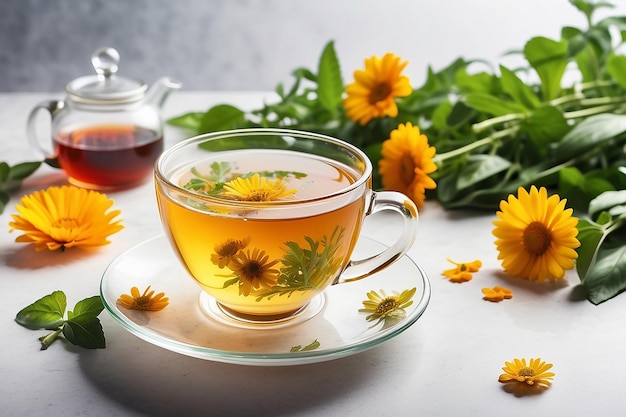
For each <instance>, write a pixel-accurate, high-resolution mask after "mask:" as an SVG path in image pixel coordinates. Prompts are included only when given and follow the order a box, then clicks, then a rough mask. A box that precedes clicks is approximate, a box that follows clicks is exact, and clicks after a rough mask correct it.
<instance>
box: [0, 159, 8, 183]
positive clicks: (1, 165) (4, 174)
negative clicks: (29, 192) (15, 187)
mask: <svg viewBox="0 0 626 417" xmlns="http://www.w3.org/2000/svg"><path fill="white" fill-rule="evenodd" d="M10 172H11V167H10V166H9V164H7V163H6V162H0V183H3V182H4V181H6V180H7V178H9V173H10Z"/></svg>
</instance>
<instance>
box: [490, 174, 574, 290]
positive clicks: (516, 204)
mask: <svg viewBox="0 0 626 417" xmlns="http://www.w3.org/2000/svg"><path fill="white" fill-rule="evenodd" d="M517 193H518V196H517V197H515V196H513V195H509V197H508V199H507V200H503V201H501V202H500V211H498V212H497V213H496V215H497V216H498V220H495V221H494V222H493V224H494V226H495V229H494V230H493V235H494V236H495V237H496V238H497V239H496V241H495V244H496V247H497V249H498V252H499V254H498V259H500V260H501V261H502V267H503V268H504V271H505V272H506V273H507V274H509V275H511V276H514V277H519V278H524V279H528V280H530V281H539V282H543V281H546V280H547V281H551V280H556V279H561V278H563V277H564V276H565V270H567V269H572V268H573V267H574V260H575V259H576V258H577V257H578V254H577V253H576V248H577V247H579V246H580V242H579V241H578V239H577V238H576V236H577V235H578V229H577V228H576V225H577V224H578V219H577V218H576V217H573V216H572V209H565V203H566V201H567V200H565V199H563V200H561V199H560V198H559V196H558V195H556V194H555V195H552V196H550V197H548V192H547V191H546V189H545V188H544V187H541V188H540V189H537V187H535V186H532V187H531V189H530V192H528V191H526V190H525V189H524V188H522V187H520V188H519V189H518V191H517Z"/></svg>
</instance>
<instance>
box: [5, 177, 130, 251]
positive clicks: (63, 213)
mask: <svg viewBox="0 0 626 417" xmlns="http://www.w3.org/2000/svg"><path fill="white" fill-rule="evenodd" d="M112 205H113V200H110V199H108V198H107V196H106V195H104V194H102V193H99V192H97V191H91V190H90V191H88V190H85V189H83V188H78V187H74V186H67V185H65V186H62V187H49V188H48V189H46V190H44V191H37V192H34V193H32V194H29V195H25V196H24V197H22V198H21V200H20V202H19V204H18V205H16V206H15V208H16V209H17V211H18V212H19V214H14V215H12V216H11V217H13V221H12V222H10V223H9V227H10V228H11V230H10V231H13V230H22V231H24V232H25V233H24V234H22V235H20V236H18V237H17V238H16V239H15V241H16V242H24V243H33V244H34V245H35V250H37V251H42V250H44V249H49V250H57V249H61V250H65V249H66V248H71V247H72V246H83V247H94V246H102V245H106V244H108V243H110V242H109V241H108V240H107V239H106V238H107V237H108V236H109V235H112V234H113V233H117V232H119V231H120V230H122V229H123V228H124V226H122V225H121V222H122V221H121V220H116V221H114V218H115V217H116V216H118V215H119V214H120V213H121V211H119V210H112V211H108V212H107V210H109V208H110V207H111V206H112Z"/></svg>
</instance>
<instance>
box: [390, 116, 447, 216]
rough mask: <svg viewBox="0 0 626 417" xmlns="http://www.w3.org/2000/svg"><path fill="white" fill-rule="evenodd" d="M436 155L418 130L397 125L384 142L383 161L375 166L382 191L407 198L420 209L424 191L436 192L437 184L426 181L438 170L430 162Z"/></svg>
mask: <svg viewBox="0 0 626 417" xmlns="http://www.w3.org/2000/svg"><path fill="white" fill-rule="evenodd" d="M435 152H436V151H435V148H434V147H433V146H429V145H428V138H427V137H426V135H423V134H421V133H420V129H419V127H417V126H413V125H412V124H411V123H406V124H400V125H399V126H398V128H397V129H395V130H393V131H392V132H391V134H390V137H389V139H387V140H385V141H384V142H383V147H382V150H381V156H382V159H381V160H380V161H379V163H378V171H379V173H380V175H381V177H382V183H383V187H384V188H386V189H388V190H394V191H400V192H402V193H404V194H406V195H407V196H408V197H410V198H411V200H413V201H414V202H415V205H417V207H418V208H422V206H423V205H424V199H425V197H426V190H427V189H429V190H431V189H434V188H437V183H435V181H434V180H433V179H432V178H431V177H429V174H432V173H433V172H435V171H436V170H437V165H435V163H434V162H433V157H434V156H435Z"/></svg>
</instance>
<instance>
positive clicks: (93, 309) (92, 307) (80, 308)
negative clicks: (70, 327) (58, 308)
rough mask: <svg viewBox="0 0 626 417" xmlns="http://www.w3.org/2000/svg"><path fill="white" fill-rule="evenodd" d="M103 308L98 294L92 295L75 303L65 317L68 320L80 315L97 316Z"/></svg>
mask: <svg viewBox="0 0 626 417" xmlns="http://www.w3.org/2000/svg"><path fill="white" fill-rule="evenodd" d="M103 309H104V305H103V304H102V299H101V298H100V296H99V295H94V296H93V297H89V298H85V299H84V300H81V301H79V302H78V303H76V305H75V306H74V310H73V311H68V312H67V317H68V318H69V319H70V320H71V319H74V318H77V317H80V316H87V317H98V314H100V313H101V312H102V310H103Z"/></svg>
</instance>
